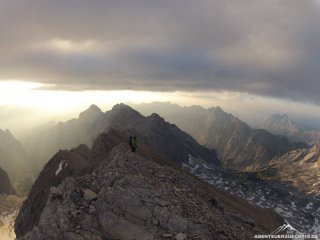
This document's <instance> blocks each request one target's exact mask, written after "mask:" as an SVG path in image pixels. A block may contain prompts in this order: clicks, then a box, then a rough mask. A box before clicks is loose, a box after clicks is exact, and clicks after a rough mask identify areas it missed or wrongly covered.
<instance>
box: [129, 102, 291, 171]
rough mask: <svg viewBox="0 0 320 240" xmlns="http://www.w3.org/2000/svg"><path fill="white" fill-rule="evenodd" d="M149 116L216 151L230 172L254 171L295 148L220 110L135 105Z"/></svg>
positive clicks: (163, 105) (195, 107)
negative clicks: (168, 122)
mask: <svg viewBox="0 0 320 240" xmlns="http://www.w3.org/2000/svg"><path fill="white" fill-rule="evenodd" d="M135 107H136V108H137V109H138V110H140V111H141V112H143V113H146V114H150V113H151V112H158V113H159V114H161V115H162V116H163V117H164V118H165V119H166V120H167V121H170V122H172V123H175V124H177V126H179V128H181V129H182V130H184V131H186V132H187V133H189V134H191V135H192V136H193V137H194V138H195V139H196V140H197V141H198V142H199V143H201V144H203V145H205V146H207V147H209V148H214V149H216V151H217V153H218V157H219V159H220V160H221V161H222V163H223V165H224V166H225V167H227V168H230V169H234V170H241V169H242V170H243V169H255V168H258V167H259V166H263V165H266V164H268V162H269V161H270V160H271V159H272V158H273V157H274V156H276V155H281V154H283V153H285V152H287V151H289V150H292V149H294V148H296V147H297V146H296V145H292V144H290V143H289V141H288V140H287V139H286V138H285V137H281V136H275V135H272V134H270V133H269V132H267V131H265V130H262V129H252V128H250V127H249V126H248V125H247V124H246V123H244V122H242V121H240V120H239V119H238V118H237V117H234V116H233V115H232V114H229V113H226V112H224V111H223V110H222V109H221V108H220V107H216V108H214V107H213V108H209V109H204V108H202V107H200V106H192V107H180V106H178V105H174V104H169V103H152V104H149V105H148V104H144V105H140V106H139V105H136V106H135Z"/></svg>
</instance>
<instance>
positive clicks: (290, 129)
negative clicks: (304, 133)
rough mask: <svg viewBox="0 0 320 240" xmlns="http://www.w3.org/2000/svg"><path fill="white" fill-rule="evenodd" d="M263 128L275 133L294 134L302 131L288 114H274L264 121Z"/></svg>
mask: <svg viewBox="0 0 320 240" xmlns="http://www.w3.org/2000/svg"><path fill="white" fill-rule="evenodd" d="M263 128H264V129H266V130H268V131H270V132H271V133H273V134H279V135H284V136H294V135H296V134H299V133H300V132H301V130H300V128H299V127H298V126H297V125H296V124H295V123H294V121H293V120H292V119H291V118H289V116H288V115H287V114H273V115H272V116H271V117H270V118H268V119H267V121H266V122H265V123H264V125H263Z"/></svg>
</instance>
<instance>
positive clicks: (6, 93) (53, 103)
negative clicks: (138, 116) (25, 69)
mask: <svg viewBox="0 0 320 240" xmlns="http://www.w3.org/2000/svg"><path fill="white" fill-rule="evenodd" d="M44 86H45V85H44V84H40V83H32V82H23V81H3V82H0V105H14V106H19V107H34V108H41V109H43V110H46V111H48V112H65V111H69V110H76V109H85V108H86V107H88V105H90V104H93V103H94V104H98V105H101V106H103V107H106V108H110V107H111V106H112V105H114V104H116V103H119V102H133V103H141V102H152V101H164V100H165V96H164V94H163V93H157V92H147V91H131V90H121V91H101V90H99V91H58V90H43V89H41V87H44Z"/></svg>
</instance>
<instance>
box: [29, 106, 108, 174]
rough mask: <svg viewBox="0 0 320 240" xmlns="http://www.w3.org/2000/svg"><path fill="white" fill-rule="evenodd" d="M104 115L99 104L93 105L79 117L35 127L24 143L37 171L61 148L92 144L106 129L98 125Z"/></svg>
mask: <svg viewBox="0 0 320 240" xmlns="http://www.w3.org/2000/svg"><path fill="white" fill-rule="evenodd" d="M103 115H104V114H103V112H101V110H100V109H99V108H98V107H97V106H95V105H91V106H90V107H89V108H88V109H87V110H86V111H84V112H82V113H80V115H79V118H78V119H71V120H69V121H67V122H60V123H56V124H53V123H52V124H50V125H45V126H41V127H39V128H38V129H35V130H34V131H33V132H32V134H31V135H30V136H29V137H28V138H26V140H25V143H24V144H25V146H26V149H27V150H28V152H29V153H30V155H31V158H32V160H33V164H34V167H35V172H39V170H41V169H42V167H43V165H44V164H45V163H46V161H47V160H48V159H49V158H51V157H52V155H53V154H54V153H56V152H57V151H59V150H60V149H71V148H75V147H76V146H78V145H79V144H82V143H86V144H89V145H90V144H91V142H92V139H93V138H94V137H96V136H97V134H98V133H100V132H101V131H102V130H103V129H104V127H102V126H99V125H98V124H99V123H100V122H103V121H102V120H101V118H103Z"/></svg>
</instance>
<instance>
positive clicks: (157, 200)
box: [15, 105, 283, 240]
mask: <svg viewBox="0 0 320 240" xmlns="http://www.w3.org/2000/svg"><path fill="white" fill-rule="evenodd" d="M112 112H113V114H114V116H113V117H114V119H117V118H116V116H119V115H118V112H119V113H121V115H122V114H125V115H126V116H128V117H129V116H130V117H131V118H134V119H136V118H139V119H140V116H139V115H137V113H136V112H135V111H133V110H131V109H130V108H128V107H126V106H123V105H118V106H116V107H115V108H114V109H113V111H112ZM154 118H155V119H154ZM139 119H137V120H136V121H134V122H135V124H136V126H137V127H136V129H133V130H130V129H127V130H126V131H122V132H119V131H115V130H113V129H109V130H108V131H107V133H103V134H101V135H100V136H99V137H98V138H97V139H96V140H95V141H94V143H93V146H92V149H91V150H89V149H88V148H86V147H84V146H80V147H79V148H77V149H74V150H71V151H60V152H58V153H57V154H56V155H55V156H54V157H53V158H52V159H51V160H50V161H49V162H48V163H47V165H46V166H45V168H44V169H43V171H42V172H41V174H40V175H39V178H38V179H37V181H36V183H35V184H34V186H33V188H32V191H31V192H30V194H29V196H28V199H27V201H26V202H25V203H24V204H23V207H22V209H21V211H20V213H19V217H18V218H17V221H16V226H15V230H16V233H17V237H18V239H20V240H22V239H33V240H38V239H51V238H57V239H63V238H66V239H81V238H84V239H86V238H87V237H86V236H90V238H91V239H131V238H133V239H141V240H143V239H162V238H163V237H165V236H167V237H169V238H170V237H174V238H176V239H185V238H187V237H188V238H195V237H197V238H198V239H199V238H201V239H208V240H209V239H230V238H232V239H233V238H235V239H236V238H237V237H236V236H238V238H239V236H241V237H240V238H243V239H250V238H252V237H253V235H254V234H256V233H268V232H271V231H273V230H274V229H276V228H277V227H278V226H279V225H281V224H282V223H283V221H282V219H281V218H280V217H279V216H277V215H276V214H275V213H273V212H272V211H271V210H265V209H261V208H258V207H255V206H253V205H251V204H249V203H247V202H246V201H245V200H243V199H241V198H238V197H234V196H231V195H229V194H227V193H225V192H224V191H220V190H217V189H216V188H214V187H212V186H210V185H208V184H206V183H204V182H202V181H201V180H199V179H197V178H195V177H194V176H193V175H191V174H190V173H188V172H185V171H184V170H182V168H181V167H179V166H178V165H177V164H176V163H177V161H175V162H173V161H172V159H167V158H166V157H165V156H166V155H169V157H170V154H168V152H165V151H164V149H161V147H156V148H154V146H156V145H154V143H152V142H151V143H150V142H149V140H150V139H151V136H153V137H154V138H155V140H154V142H156V143H158V142H161V141H158V140H156V139H157V138H160V139H161V138H162V134H163V131H162V130H163V129H164V128H168V129H167V131H172V129H175V128H176V127H174V126H171V125H168V124H167V123H165V122H163V120H161V119H159V117H158V116H153V117H150V118H149V119H148V120H146V119H145V121H146V123H145V124H146V126H142V125H140V124H141V123H142V122H140V120H139ZM141 119H143V118H141ZM118 120H123V119H122V118H121V119H118ZM158 121H159V122H158ZM155 122H157V123H161V124H163V126H162V127H161V126H159V127H160V128H159V132H158V134H159V135H156V133H155V132H154V131H155V130H154V129H153V128H154V127H153V124H155ZM138 126H139V127H138ZM118 128H120V126H118ZM170 128H172V129H170ZM138 130H139V131H138ZM142 132H143V133H146V134H148V135H147V136H145V135H139V136H138V138H139V139H140V141H139V147H138V151H137V153H131V152H130V149H129V146H128V144H127V137H128V136H129V135H131V134H140V133H142ZM176 133H177V134H178V135H179V132H178V130H177V132H176ZM180 140H181V139H180ZM180 144H181V145H184V143H183V142H181V143H180ZM160 146H161V144H160ZM184 148H185V147H181V149H184ZM77 162H80V163H81V164H74V163H77ZM23 235H24V237H22V236H23ZM179 237H180V238H179ZM181 237H183V238H181Z"/></svg>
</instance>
